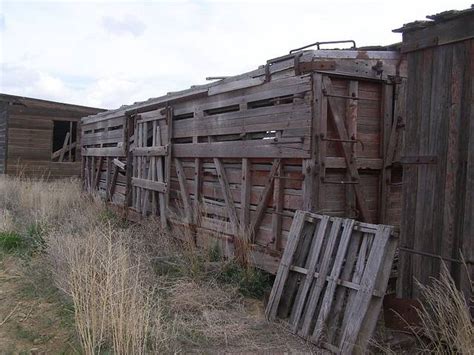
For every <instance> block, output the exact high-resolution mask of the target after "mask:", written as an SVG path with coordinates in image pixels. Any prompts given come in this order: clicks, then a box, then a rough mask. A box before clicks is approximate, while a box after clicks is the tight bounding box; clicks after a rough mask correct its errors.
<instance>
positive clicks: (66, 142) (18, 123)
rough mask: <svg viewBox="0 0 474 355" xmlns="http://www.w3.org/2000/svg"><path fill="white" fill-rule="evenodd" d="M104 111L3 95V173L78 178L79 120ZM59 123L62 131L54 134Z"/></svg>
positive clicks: (0, 117) (0, 160) (0, 130)
mask: <svg viewBox="0 0 474 355" xmlns="http://www.w3.org/2000/svg"><path fill="white" fill-rule="evenodd" d="M101 111H103V110H101V109H97V108H92V107H85V106H77V105H70V104H64V103H59V102H52V101H46V100H39V99H32V98H27V97H20V96H13V95H5V94H0V174H8V175H20V176H24V177H34V178H66V177H72V176H76V177H79V175H80V167H81V156H80V153H81V152H80V149H79V148H80V137H81V131H80V120H81V118H82V117H84V116H88V115H91V114H96V113H98V112H101ZM58 125H59V126H61V132H59V133H61V134H60V135H58V134H56V136H55V127H56V128H57V127H58ZM56 133H57V131H56Z"/></svg>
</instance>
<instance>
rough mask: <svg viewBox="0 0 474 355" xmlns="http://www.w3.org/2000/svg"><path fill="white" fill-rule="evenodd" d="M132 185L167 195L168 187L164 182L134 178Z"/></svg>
mask: <svg viewBox="0 0 474 355" xmlns="http://www.w3.org/2000/svg"><path fill="white" fill-rule="evenodd" d="M132 185H133V186H137V187H141V188H143V189H148V190H153V191H158V192H162V193H165V192H166V190H167V185H166V184H165V183H164V182H159V181H152V180H146V179H139V178H132Z"/></svg>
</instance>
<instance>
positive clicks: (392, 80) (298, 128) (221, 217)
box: [82, 50, 405, 272]
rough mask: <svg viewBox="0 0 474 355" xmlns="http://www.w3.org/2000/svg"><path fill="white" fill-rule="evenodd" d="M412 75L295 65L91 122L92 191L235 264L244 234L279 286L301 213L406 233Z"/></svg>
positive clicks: (334, 61) (391, 57)
mask: <svg viewBox="0 0 474 355" xmlns="http://www.w3.org/2000/svg"><path fill="white" fill-rule="evenodd" d="M381 68H383V69H381ZM403 71H404V64H403V61H401V60H400V58H399V55H398V53H396V52H387V51H380V52H368V51H335V50H333V51H323V50H318V51H304V52H297V53H293V54H291V55H288V56H284V57H281V58H276V59H273V60H270V61H268V62H267V64H266V65H265V66H262V67H260V68H259V69H257V70H254V71H252V72H249V73H245V74H242V75H239V76H235V77H231V78H228V79H225V80H221V81H218V82H216V83H213V84H209V85H205V86H198V87H193V88H191V89H189V90H186V91H182V92H178V93H172V94H169V95H166V96H164V97H160V98H157V99H150V100H148V101H146V102H142V103H136V104H134V105H131V106H125V107H122V108H120V109H118V110H114V111H108V112H105V113H103V114H99V115H96V116H90V117H86V118H84V119H83V120H82V145H83V152H82V154H83V157H84V158H83V177H84V184H85V187H86V189H88V190H89V191H94V190H98V192H99V193H100V194H102V195H103V196H104V197H106V198H107V199H108V200H110V201H111V202H112V203H113V204H115V205H119V206H122V207H124V208H125V210H126V211H127V213H128V215H129V217H130V218H132V217H133V216H135V217H138V216H145V215H150V214H156V215H160V216H161V219H162V223H163V224H165V223H174V224H176V223H177V224H187V225H191V226H192V227H193V230H194V231H195V232H196V239H197V243H198V244H200V243H208V239H209V236H210V235H212V236H213V237H216V238H217V240H219V241H220V242H221V243H222V245H223V249H225V250H228V251H229V253H232V250H233V243H232V242H233V239H234V238H239V236H241V235H242V234H243V233H245V234H246V235H248V236H249V237H250V240H251V244H252V250H253V253H254V259H255V260H254V261H255V263H256V264H257V265H259V266H261V267H263V268H264V269H266V270H268V271H270V272H275V271H276V268H277V265H278V260H279V258H280V255H281V252H282V251H283V249H284V248H285V245H286V242H287V238H288V233H289V229H290V225H291V221H292V218H293V216H294V213H295V211H296V210H298V209H304V210H307V211H313V212H319V213H325V214H330V215H334V216H340V217H343V216H344V217H352V218H356V219H359V220H362V221H366V222H374V223H375V222H383V223H387V224H394V225H398V224H399V219H400V190H401V186H400V184H399V182H400V181H399V180H400V178H401V173H400V168H399V167H398V166H397V161H398V160H399V152H400V151H399V148H398V147H399V146H400V142H401V140H402V139H403V134H402V131H401V129H402V127H403V119H404V112H403V107H404V104H403V102H402V101H403V100H404V81H405V79H404V78H403V77H402V76H400V75H399V74H400V73H402V74H403ZM213 240H214V239H213Z"/></svg>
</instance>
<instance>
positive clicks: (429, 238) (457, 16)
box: [395, 8, 474, 301]
mask: <svg viewBox="0 0 474 355" xmlns="http://www.w3.org/2000/svg"><path fill="white" fill-rule="evenodd" d="M428 18H429V19H430V20H429V21H417V22H414V23H410V24H407V25H405V26H404V27H402V28H401V29H399V30H395V31H397V32H402V33H403V46H402V51H403V52H404V53H406V54H407V59H408V85H407V115H406V116H407V117H406V129H405V147H404V157H403V159H402V163H404V170H403V200H404V204H403V208H402V211H403V217H402V229H401V242H400V275H399V283H398V293H399V296H403V297H417V296H418V290H417V287H416V283H415V279H416V280H418V281H420V282H421V283H423V284H427V283H429V282H430V278H431V277H435V278H436V277H438V275H439V272H440V267H441V260H443V261H444V262H445V263H446V265H447V267H448V268H449V270H450V271H451V274H452V276H453V277H454V280H455V281H456V283H457V285H458V286H459V287H460V289H462V290H464V292H465V295H466V297H467V298H468V299H469V298H470V297H472V294H471V291H472V285H471V284H470V282H469V277H468V276H470V278H471V279H473V280H474V272H473V271H474V268H473V267H474V265H473V263H474V107H473V104H474V8H471V9H467V10H464V11H447V12H443V13H440V14H437V15H433V16H428ZM462 257H464V259H465V261H466V263H467V266H468V267H467V268H468V270H466V268H465V267H464V266H463V265H462V264H461V262H460V261H461V259H462ZM468 274H469V275H468ZM471 301H472V298H471Z"/></svg>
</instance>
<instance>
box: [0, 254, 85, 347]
mask: <svg viewBox="0 0 474 355" xmlns="http://www.w3.org/2000/svg"><path fill="white" fill-rule="evenodd" d="M37 271H38V269H36V270H35V265H34V262H33V263H31V262H25V261H24V260H21V259H19V258H16V257H12V256H3V257H2V256H0V354H30V353H39V354H40V353H43V352H45V353H47V354H71V353H77V349H78V345H77V343H76V340H75V337H74V330H73V325H72V315H71V314H68V313H69V311H68V310H67V309H65V308H64V306H63V305H62V304H61V303H60V302H59V301H58V299H57V297H58V294H57V291H56V290H54V288H52V285H51V284H50V283H49V281H48V280H44V279H42V278H41V277H40V276H41V274H40V273H38V272H37Z"/></svg>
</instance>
